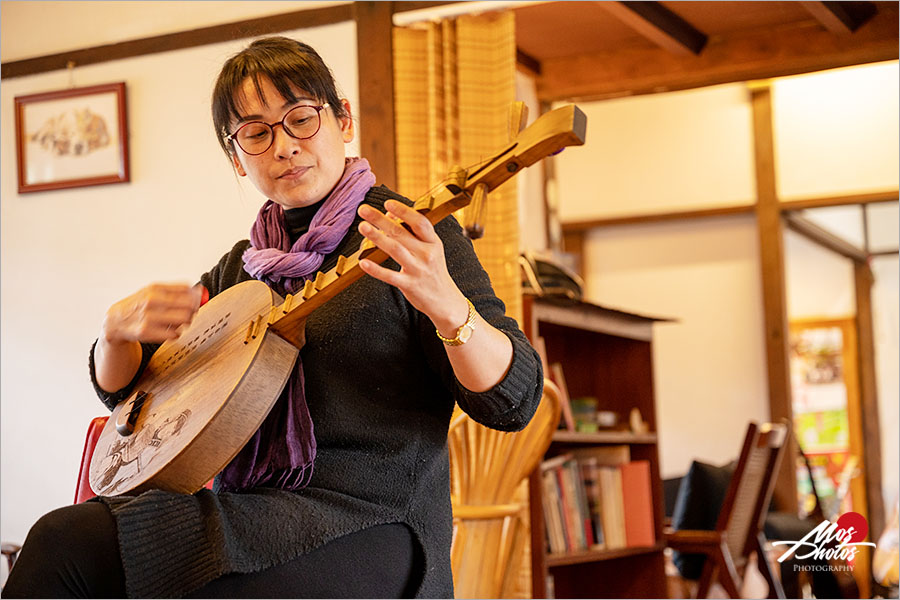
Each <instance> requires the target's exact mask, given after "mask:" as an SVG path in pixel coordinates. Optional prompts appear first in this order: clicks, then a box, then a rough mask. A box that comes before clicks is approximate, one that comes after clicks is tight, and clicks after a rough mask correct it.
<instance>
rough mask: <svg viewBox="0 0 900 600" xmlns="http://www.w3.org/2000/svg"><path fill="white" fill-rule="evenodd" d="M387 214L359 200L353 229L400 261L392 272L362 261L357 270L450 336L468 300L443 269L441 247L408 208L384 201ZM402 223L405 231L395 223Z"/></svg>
mask: <svg viewBox="0 0 900 600" xmlns="http://www.w3.org/2000/svg"><path fill="white" fill-rule="evenodd" d="M384 207H385V209H386V210H387V214H384V213H382V212H380V211H379V210H378V209H376V208H373V207H371V206H368V205H366V204H363V205H361V206H360V207H359V216H361V217H362V218H363V219H364V221H363V222H362V223H360V224H359V232H360V233H361V234H362V235H364V236H365V237H366V238H367V239H369V240H371V241H372V243H374V244H375V245H376V246H378V247H379V248H381V249H382V250H384V251H385V252H386V253H387V254H388V256H390V257H391V258H393V259H394V261H396V263H397V264H398V265H400V270H399V271H393V270H391V269H387V268H385V267H382V266H380V265H377V264H375V263H374V262H372V261H371V260H367V259H363V260H361V261H360V262H359V266H360V268H362V270H363V271H364V272H366V273H367V274H369V275H371V276H372V277H374V278H375V279H378V280H380V281H383V282H385V283H387V284H389V285H392V286H394V287H396V288H397V289H399V290H400V291H401V292H402V293H403V295H404V296H405V297H406V299H407V300H409V302H410V304H412V305H413V306H415V307H416V308H417V309H418V310H420V311H421V312H423V313H425V314H426V315H428V317H429V318H430V319H431V320H432V321H433V322H434V324H435V326H436V327H437V328H438V330H439V331H441V333H442V335H447V336H448V337H453V336H455V332H456V330H457V329H458V328H459V326H460V325H462V324H463V323H465V321H466V318H467V316H468V310H469V309H468V304H466V299H465V296H463V294H462V292H461V291H460V290H459V288H458V287H457V286H456V283H455V282H454V281H453V279H452V278H451V277H450V273H449V272H448V271H447V263H446V261H445V260H444V245H443V244H442V243H441V240H440V238H439V237H438V236H437V233H435V231H434V227H433V226H432V225H431V223H430V222H429V221H428V219H427V218H426V217H425V216H424V215H422V214H420V213H419V212H417V211H416V210H414V209H413V208H411V207H409V206H407V205H405V204H403V203H402V202H397V201H396V200H388V201H387V202H385V203H384ZM397 219H399V220H401V221H403V222H404V223H406V224H407V225H408V227H409V228H408V229H407V228H406V227H404V226H403V225H401V224H400V223H398V222H397Z"/></svg>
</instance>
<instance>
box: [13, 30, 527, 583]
mask: <svg viewBox="0 0 900 600" xmlns="http://www.w3.org/2000/svg"><path fill="white" fill-rule="evenodd" d="M212 113H213V121H214V126H215V130H216V133H217V137H218V138H219V140H220V143H221V145H222V148H223V150H224V151H225V153H226V155H227V157H228V159H229V160H230V161H231V163H232V165H233V166H234V169H235V171H236V172H237V173H238V174H239V175H241V176H244V177H248V178H249V179H250V180H251V181H252V182H253V184H254V185H255V186H256V187H257V188H258V189H259V190H260V192H262V193H263V194H264V195H265V196H266V197H267V198H268V201H267V202H266V203H265V205H264V206H263V207H262V209H261V210H260V213H259V215H258V217H257V220H256V222H255V223H254V224H253V226H252V228H251V236H250V240H243V241H240V242H238V243H237V244H235V246H234V247H233V248H232V249H231V250H230V251H228V252H227V253H226V254H225V255H224V256H223V257H222V258H221V260H220V261H219V262H218V264H216V265H215V266H214V267H213V268H212V269H211V270H210V271H209V272H207V273H206V274H204V275H203V276H202V277H201V278H200V283H201V284H202V287H201V286H189V285H164V284H153V285H149V286H147V287H145V288H144V289H142V290H140V291H138V292H137V293H135V294H133V295H131V296H129V297H127V298H125V299H123V300H121V301H119V302H117V303H115V304H113V305H112V307H110V309H109V310H108V312H107V313H106V316H105V319H104V322H103V324H102V327H101V331H100V335H99V337H98V339H97V341H96V342H95V345H94V346H93V348H92V351H91V355H90V358H91V360H90V365H91V376H92V378H93V381H94V384H95V387H96V389H97V392H98V394H99V396H100V398H101V400H102V401H103V402H104V403H105V404H106V406H107V407H109V408H110V409H112V408H114V407H115V406H116V404H117V403H119V402H121V401H122V400H124V399H125V398H127V397H128V396H129V395H130V394H131V392H132V390H133V388H134V385H135V383H136V381H137V379H138V378H139V377H140V375H141V373H142V371H143V369H144V367H145V366H146V364H147V362H148V360H149V358H150V356H151V355H152V353H153V352H154V351H155V349H156V348H157V347H158V345H159V344H160V343H162V342H165V341H166V340H172V339H175V338H177V337H178V335H179V332H181V331H183V330H184V328H185V327H187V326H188V325H189V323H190V322H191V320H192V317H193V316H194V315H195V313H196V312H197V310H198V308H199V306H200V304H201V295H202V294H203V293H204V291H203V288H205V290H208V293H209V295H210V296H211V297H214V296H215V295H217V294H219V293H221V292H222V291H224V290H226V289H228V288H229V287H231V286H233V285H236V284H237V283H240V282H243V281H247V280H250V279H252V278H255V279H259V280H261V281H264V282H266V283H267V284H269V285H270V286H271V287H272V288H273V289H274V290H275V291H277V292H278V293H279V294H282V295H285V294H287V293H293V292H296V291H297V290H298V289H301V288H302V286H303V284H304V282H305V281H306V280H307V279H310V278H314V277H315V274H316V272H317V271H325V270H328V269H330V268H332V267H333V266H334V265H335V264H336V262H337V260H338V258H339V257H340V256H342V255H343V256H349V255H351V254H353V253H354V252H355V251H356V250H357V249H358V248H359V246H360V244H361V242H362V241H363V240H364V238H365V239H368V240H370V241H371V242H372V243H374V244H375V245H376V246H378V248H381V249H382V250H383V251H385V252H386V253H387V254H388V255H389V257H390V260H388V261H386V262H385V263H383V264H381V265H378V264H375V263H373V262H371V261H369V260H362V261H361V262H360V267H361V268H362V269H363V271H365V273H367V274H368V275H371V277H363V278H362V279H360V280H359V281H357V282H355V283H353V284H352V285H350V286H349V287H348V288H347V289H346V290H344V291H343V292H341V293H340V294H338V296H336V297H335V298H333V299H332V300H331V301H329V302H327V303H326V304H324V305H323V306H321V307H319V308H318V309H316V310H315V311H314V312H313V313H312V314H311V315H310V316H309V317H308V319H307V321H306V325H305V327H306V344H305V346H304V347H303V348H302V350H301V351H300V358H299V360H298V361H297V364H296V367H295V369H294V371H293V372H292V373H291V375H290V378H289V380H288V383H287V385H286V386H285V390H284V392H283V393H282V395H281V397H279V399H278V400H277V402H276V404H275V406H274V408H273V409H272V411H271V412H270V413H269V416H268V417H266V420H265V422H264V423H263V425H262V426H261V427H260V428H259V431H257V432H256V434H255V435H254V437H253V438H252V439H251V440H250V442H249V443H248V444H247V445H246V446H245V447H244V448H243V449H242V450H241V451H240V452H239V454H238V455H237V457H235V459H234V460H233V461H232V462H231V463H229V464H228V465H227V466H226V468H225V469H224V470H223V471H222V473H220V474H219V475H217V476H216V480H215V485H214V487H213V490H214V491H210V490H207V489H203V490H201V491H200V492H197V493H196V494H193V495H187V494H174V493H169V492H164V491H160V490H152V491H148V492H144V493H142V494H140V495H136V496H116V497H101V498H98V499H95V500H93V501H90V502H85V503H82V504H79V505H75V506H71V507H65V508H61V509H58V510H56V511H53V512H51V513H49V514H48V515H45V516H44V517H42V518H41V519H40V520H39V521H38V523H37V524H36V525H35V526H34V527H33V528H32V530H31V532H30V533H29V535H28V539H27V540H26V542H25V545H24V548H23V550H22V553H21V556H20V558H19V559H18V562H17V564H16V567H15V568H14V569H13V571H12V573H11V575H10V577H9V580H8V582H7V586H6V588H5V589H4V595H5V596H8V597H18V596H55V597H65V596H79V595H80V596H89V597H102V596H115V597H122V596H125V595H127V596H158V597H162V596H195V597H226V596H230V597H253V596H257V597H258V596H263V597H404V596H419V597H446V598H450V597H452V596H453V587H452V578H451V572H450V558H449V551H450V541H451V532H452V518H451V506H450V497H449V464H448V455H447V447H446V437H447V431H448V425H449V421H450V416H451V412H452V411H453V408H454V405H455V404H457V403H458V404H459V406H460V407H461V408H462V409H463V410H465V411H466V412H468V413H469V415H470V416H472V417H473V418H474V419H475V420H477V421H479V422H481V423H483V424H485V425H487V426H489V427H493V428H497V429H501V430H517V429H521V428H522V427H524V426H525V425H526V424H527V422H528V420H529V419H530V418H531V415H532V414H533V412H534V410H535V408H536V406H537V404H538V402H539V400H540V396H541V390H542V381H543V376H542V373H541V366H540V361H539V359H538V357H537V355H536V353H535V352H534V350H533V349H532V348H531V347H530V346H529V345H528V343H527V341H526V339H525V337H524V335H523V334H522V333H521V331H520V330H519V328H518V327H517V325H516V323H515V321H514V320H513V319H511V318H509V317H506V316H505V314H504V311H505V308H504V305H503V303H502V302H501V301H500V300H499V299H498V298H497V297H496V296H495V295H494V293H493V290H492V289H491V285H490V281H489V279H488V277H487V275H486V273H485V272H484V270H483V269H482V267H481V266H480V264H479V262H478V260H477V258H476V256H475V254H474V252H473V248H472V244H471V243H470V242H469V240H468V239H467V238H466V237H465V236H464V235H463V233H462V231H461V229H460V227H459V225H458V224H457V223H456V221H455V220H454V219H452V218H447V219H444V220H443V221H441V222H440V223H438V224H437V225H435V226H432V225H431V224H430V223H429V221H428V219H427V218H425V217H424V216H422V215H420V214H419V213H418V212H416V211H415V210H413V209H412V208H411V202H410V201H409V200H407V199H405V198H403V197H401V196H399V195H397V194H395V193H394V192H392V191H391V190H389V189H387V188H386V187H384V186H375V185H374V184H375V176H374V175H373V174H372V172H371V171H370V169H369V166H368V163H367V162H366V161H365V160H364V159H360V158H345V154H344V145H345V144H346V143H348V142H350V141H351V140H352V139H353V137H354V127H355V125H354V122H353V118H352V112H351V106H350V103H349V102H348V101H347V100H345V99H341V98H340V97H339V96H338V93H337V91H336V87H335V83H334V81H333V77H332V75H331V72H330V70H329V69H328V67H327V66H326V65H325V64H324V62H323V61H322V59H321V58H320V57H319V55H318V54H317V53H316V52H315V50H313V49H312V48H310V47H309V46H307V45H305V44H303V43H300V42H297V41H294V40H290V39H287V38H282V37H274V38H265V39H260V40H257V41H255V42H253V43H252V44H251V45H250V46H249V47H247V48H246V49H244V50H243V51H241V52H240V53H238V54H237V55H235V56H234V57H232V58H230V59H229V60H228V61H227V62H226V63H225V65H224V66H223V68H222V71H221V73H220V75H219V78H218V80H217V83H216V86H215V90H214V92H213V99H212ZM398 221H403V222H404V223H406V225H407V226H406V227H404V226H402V225H400V224H398Z"/></svg>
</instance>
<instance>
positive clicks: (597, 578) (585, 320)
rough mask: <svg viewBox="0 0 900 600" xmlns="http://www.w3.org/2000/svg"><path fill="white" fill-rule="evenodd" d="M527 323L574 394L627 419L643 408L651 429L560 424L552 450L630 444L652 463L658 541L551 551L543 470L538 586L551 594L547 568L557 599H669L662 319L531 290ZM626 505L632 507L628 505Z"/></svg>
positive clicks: (537, 518) (535, 480)
mask: <svg viewBox="0 0 900 600" xmlns="http://www.w3.org/2000/svg"><path fill="white" fill-rule="evenodd" d="M523 309H524V311H523V316H524V319H523V321H524V330H525V333H526V335H528V337H529V339H530V340H532V342H534V340H535V339H536V337H538V336H539V337H541V338H543V340H544V344H545V346H546V351H547V358H548V360H549V362H550V363H551V364H552V363H555V362H559V363H561V364H562V366H563V371H564V374H565V378H566V386H567V388H568V391H569V395H570V396H571V397H573V398H574V397H578V396H594V397H596V398H597V399H598V400H599V408H600V409H602V410H612V411H615V412H617V413H618V414H619V418H620V419H621V420H624V422H626V423H627V422H628V416H629V413H630V412H631V409H632V408H634V407H637V408H638V409H639V410H640V412H641V416H642V418H643V420H644V421H645V422H646V423H647V425H648V432H647V433H642V434H634V433H631V432H630V431H609V432H599V433H573V432H568V431H557V432H556V433H555V434H554V437H553V443H552V444H551V446H550V449H549V450H548V452H547V456H548V457H549V456H553V455H557V454H560V453H563V452H567V451H569V450H572V449H573V448H577V447H584V446H591V445H620V444H625V445H628V446H629V448H630V450H631V459H632V460H647V461H649V463H650V485H651V496H652V500H653V521H654V529H655V533H656V540H657V542H656V543H655V544H654V545H652V546H646V547H630V548H618V549H614V550H594V551H590V550H588V551H582V552H574V553H565V554H548V552H547V548H546V542H545V538H544V517H543V507H542V493H541V490H542V487H541V477H540V473H539V471H536V472H535V473H532V475H531V478H530V481H529V490H530V499H531V536H532V538H531V539H532V545H531V547H532V555H531V556H532V593H533V595H534V597H535V598H545V597H546V596H547V582H548V575H549V576H552V581H553V593H554V596H555V597H557V598H665V597H666V579H665V562H664V556H663V549H664V544H663V543H662V530H663V495H662V482H661V479H660V473H659V450H658V438H657V433H656V432H657V421H656V404H655V401H654V395H653V351H652V350H653V349H652V338H653V323H654V322H656V321H659V320H661V319H655V318H651V317H645V316H640V315H635V314H631V313H626V312H622V311H619V310H613V309H609V308H604V307H601V306H596V305H593V304H588V303H584V302H572V301H563V300H551V299H546V298H536V297H532V296H526V297H525V299H524V303H523ZM626 510H627V507H626Z"/></svg>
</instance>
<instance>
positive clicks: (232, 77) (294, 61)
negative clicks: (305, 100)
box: [212, 36, 347, 156]
mask: <svg viewBox="0 0 900 600" xmlns="http://www.w3.org/2000/svg"><path fill="white" fill-rule="evenodd" d="M248 77H249V78H251V79H252V80H253V84H254V85H255V86H256V93H257V94H259V97H260V98H262V100H263V101H264V102H265V96H264V95H263V92H262V87H261V86H260V83H259V80H260V77H268V78H269V79H270V80H271V81H272V84H273V85H274V86H275V89H276V90H278V93H279V94H281V95H282V96H283V97H284V98H285V99H286V100H289V101H295V100H296V99H297V97H296V94H295V93H294V89H300V90H302V91H304V92H307V93H308V94H310V95H311V96H312V97H314V98H316V99H317V100H318V101H319V102H322V103H326V102H327V103H328V104H329V105H330V108H331V110H332V111H333V112H334V115H335V116H336V117H337V118H343V117H346V116H347V113H346V111H345V110H344V106H343V105H342V104H341V100H340V97H339V96H338V93H337V87H336V85H335V82H334V75H333V74H332V72H331V69H329V68H328V65H326V64H325V61H323V60H322V57H321V56H319V54H318V53H317V52H316V51H315V50H314V49H313V48H312V47H311V46H308V45H307V44H304V43H303V42H298V41H297V40H292V39H290V38H286V37H281V36H275V37H267V38H262V39H258V40H256V41H254V42H253V43H252V44H250V45H249V46H247V47H246V48H245V49H243V50H241V51H240V52H238V53H237V54H235V55H234V56H232V57H231V58H229V59H228V60H227V61H226V62H225V64H224V65H222V70H221V72H219V78H218V79H217V80H216V87H215V88H214V89H213V94H212V117H213V127H215V130H216V139H218V140H219V145H220V146H222V150H224V151H225V154H227V155H229V156H231V153H232V152H233V147H232V146H231V145H230V144H228V143H227V142H225V139H224V138H225V136H226V135H228V134H229V133H231V132H230V131H229V130H228V128H229V127H230V126H231V123H232V122H233V121H236V120H237V119H239V118H240V117H241V113H240V109H241V106H240V100H241V99H240V96H241V91H240V90H241V86H242V85H243V83H244V80H246V79H247V78H248ZM292 88H293V89H292Z"/></svg>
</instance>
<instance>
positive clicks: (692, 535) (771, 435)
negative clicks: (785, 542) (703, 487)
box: [666, 423, 790, 598]
mask: <svg viewBox="0 0 900 600" xmlns="http://www.w3.org/2000/svg"><path fill="white" fill-rule="evenodd" d="M789 435H790V428H789V427H788V425H787V424H785V423H766V424H763V425H762V426H758V425H757V424H756V423H750V425H749V427H748V428H747V436H746V438H744V447H743V449H742V450H741V456H740V459H739V460H738V463H737V467H736V468H735V471H734V475H733V476H732V478H731V483H730V484H729V486H728V493H727V495H726V496H725V502H724V503H723V504H722V509H721V511H720V512H719V519H718V521H717V523H716V529H715V530H714V531H695V530H678V531H674V532H667V533H666V544H667V545H668V546H669V547H670V548H672V549H673V550H677V551H679V552H689V553H700V554H705V555H706V561H705V563H704V565H703V571H702V573H701V575H700V580H699V582H698V584H697V596H696V597H697V598H706V596H707V595H708V594H709V590H710V587H711V586H712V584H713V583H714V582H716V581H718V582H719V583H720V584H721V585H722V587H724V588H725V591H726V592H727V593H728V595H729V596H730V597H731V598H740V597H741V587H742V586H743V582H744V579H743V574H744V571H745V569H746V566H747V563H748V559H749V558H750V556H751V555H752V554H754V553H755V554H756V564H757V566H758V568H759V571H760V573H762V576H763V577H764V578H765V580H766V583H768V585H769V598H784V591H783V589H782V587H781V582H780V581H779V580H778V579H776V577H775V576H774V574H773V572H772V569H771V567H770V566H769V561H768V560H767V558H766V551H765V543H766V538H765V535H764V534H763V523H764V521H765V518H766V512H767V510H768V507H769V502H770V501H771V499H772V492H773V491H774V489H775V480H776V478H777V476H778V467H779V465H780V464H781V458H782V455H783V454H784V449H785V447H786V446H787V441H788V439H789V438H788V436H789Z"/></svg>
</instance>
